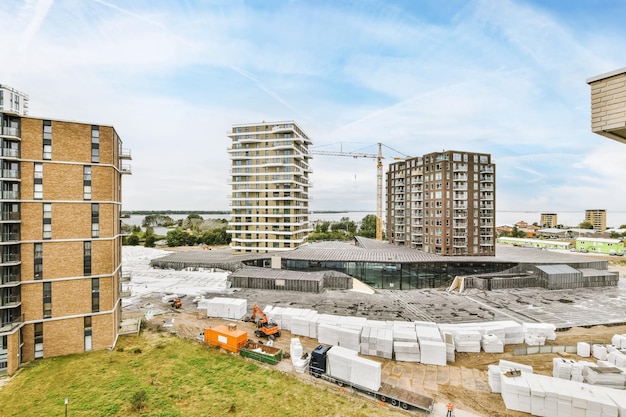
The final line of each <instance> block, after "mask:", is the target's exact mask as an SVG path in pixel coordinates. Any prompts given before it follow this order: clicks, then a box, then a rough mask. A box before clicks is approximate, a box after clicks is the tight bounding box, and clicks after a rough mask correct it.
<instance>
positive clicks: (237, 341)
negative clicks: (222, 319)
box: [204, 325, 248, 353]
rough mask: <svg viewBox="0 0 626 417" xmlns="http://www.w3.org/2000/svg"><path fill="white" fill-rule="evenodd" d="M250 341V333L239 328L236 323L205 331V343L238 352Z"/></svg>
mask: <svg viewBox="0 0 626 417" xmlns="http://www.w3.org/2000/svg"><path fill="white" fill-rule="evenodd" d="M246 342H248V333H246V332H244V331H242V330H237V326H236V325H228V326H225V325H220V326H215V327H211V328H208V329H206V330H205V331H204V343H206V344H208V345H211V346H218V347H221V348H222V349H226V350H229V351H231V352H234V353H237V352H239V349H240V348H241V347H242V346H243V345H245V344H246Z"/></svg>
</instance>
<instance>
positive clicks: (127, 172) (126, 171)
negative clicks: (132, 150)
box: [120, 164, 133, 175]
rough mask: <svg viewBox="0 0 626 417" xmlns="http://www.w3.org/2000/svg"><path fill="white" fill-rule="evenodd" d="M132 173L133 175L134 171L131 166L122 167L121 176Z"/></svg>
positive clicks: (123, 165)
mask: <svg viewBox="0 0 626 417" xmlns="http://www.w3.org/2000/svg"><path fill="white" fill-rule="evenodd" d="M132 173H133V170H132V169H131V166H130V165H129V164H122V165H120V174H123V175H132Z"/></svg>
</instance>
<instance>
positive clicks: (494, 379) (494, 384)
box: [487, 365, 502, 394]
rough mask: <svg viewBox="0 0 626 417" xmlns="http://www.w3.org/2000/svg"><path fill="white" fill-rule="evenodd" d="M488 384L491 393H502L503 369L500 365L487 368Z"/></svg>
mask: <svg viewBox="0 0 626 417" xmlns="http://www.w3.org/2000/svg"><path fill="white" fill-rule="evenodd" d="M487 382H488V383H489V388H491V392H494V393H497V394H499V393H501V392H502V369H501V368H500V367H499V366H498V365H489V366H488V367H487Z"/></svg>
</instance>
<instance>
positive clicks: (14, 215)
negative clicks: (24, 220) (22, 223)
mask: <svg viewBox="0 0 626 417" xmlns="http://www.w3.org/2000/svg"><path fill="white" fill-rule="evenodd" d="M1 218H2V220H4V221H8V220H20V218H21V215H20V212H19V211H3V212H2V216H1Z"/></svg>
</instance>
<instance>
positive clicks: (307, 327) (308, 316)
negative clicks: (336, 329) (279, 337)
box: [291, 310, 319, 339]
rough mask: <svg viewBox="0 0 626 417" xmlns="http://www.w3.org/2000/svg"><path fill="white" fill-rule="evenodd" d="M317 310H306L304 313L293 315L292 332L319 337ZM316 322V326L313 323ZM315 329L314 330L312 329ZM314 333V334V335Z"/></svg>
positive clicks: (298, 334)
mask: <svg viewBox="0 0 626 417" xmlns="http://www.w3.org/2000/svg"><path fill="white" fill-rule="evenodd" d="M318 316H319V314H317V311H315V310H304V311H303V313H302V314H299V315H297V316H294V317H292V319H291V334H293V335H297V336H306V337H312V338H314V339H316V338H317V317H318ZM312 323H315V326H312V325H311V324H312ZM312 329H315V331H314V332H312V331H311V330H312ZM312 334H313V335H312Z"/></svg>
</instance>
